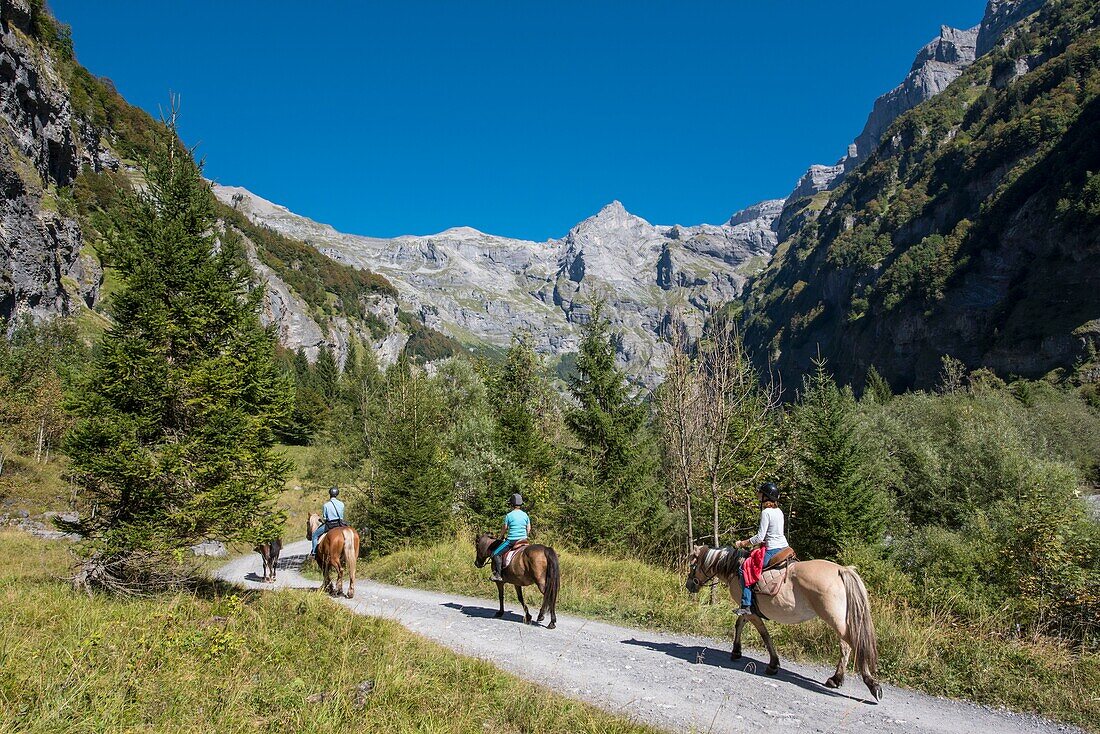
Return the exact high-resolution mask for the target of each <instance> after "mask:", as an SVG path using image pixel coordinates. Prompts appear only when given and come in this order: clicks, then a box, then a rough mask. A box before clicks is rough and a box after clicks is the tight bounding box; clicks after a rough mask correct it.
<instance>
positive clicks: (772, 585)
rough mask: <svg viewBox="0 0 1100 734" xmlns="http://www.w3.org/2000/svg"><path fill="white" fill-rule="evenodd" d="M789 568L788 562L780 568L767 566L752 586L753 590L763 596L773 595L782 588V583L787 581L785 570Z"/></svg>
mask: <svg viewBox="0 0 1100 734" xmlns="http://www.w3.org/2000/svg"><path fill="white" fill-rule="evenodd" d="M789 570H790V564H787V565H784V566H783V567H782V568H769V569H768V570H767V571H764V573H762V574H760V579H759V580H758V581H757V582H756V585H755V586H754V587H753V592H754V593H757V594H763V595H764V596H775V595H776V594H778V593H779V590H780V589H781V588H783V584H785V583H787V572H788V571H789Z"/></svg>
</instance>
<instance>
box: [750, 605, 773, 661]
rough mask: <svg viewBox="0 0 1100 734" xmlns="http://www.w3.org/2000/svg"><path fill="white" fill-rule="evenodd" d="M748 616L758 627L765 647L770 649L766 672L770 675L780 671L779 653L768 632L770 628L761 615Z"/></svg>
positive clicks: (754, 625) (757, 629)
mask: <svg viewBox="0 0 1100 734" xmlns="http://www.w3.org/2000/svg"><path fill="white" fill-rule="evenodd" d="M747 618H748V619H749V621H751V622H752V626H753V627H755V628H756V631H757V632H759V633H760V639H762V640H763V641H764V647H765V648H766V649H767V651H768V656H769V659H768V667H767V669H766V670H765V671H764V672H765V673H767V674H768V675H775V674H776V673H778V672H779V655H778V654H777V653H776V652H775V645H774V644H772V636H771V635H770V634H768V628H767V627H765V626H764V620H762V619H760V617H758V616H756V615H755V614H751V615H748V617H747Z"/></svg>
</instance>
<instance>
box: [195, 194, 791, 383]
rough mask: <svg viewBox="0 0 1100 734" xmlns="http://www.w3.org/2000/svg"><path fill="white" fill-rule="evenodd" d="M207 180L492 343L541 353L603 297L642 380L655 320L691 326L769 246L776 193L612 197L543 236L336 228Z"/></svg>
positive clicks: (466, 333)
mask: <svg viewBox="0 0 1100 734" xmlns="http://www.w3.org/2000/svg"><path fill="white" fill-rule="evenodd" d="M214 190H215V193H216V194H217V196H218V197H219V198H220V199H221V200H222V201H223V202H225V203H226V204H229V205H230V206H234V207H236V208H237V209H238V210H239V211H241V212H242V213H244V214H246V215H247V216H248V217H249V218H250V219H251V220H252V221H253V222H255V223H257V224H262V225H263V226H266V227H269V228H271V229H273V230H275V231H277V232H279V233H281V234H284V235H286V236H289V237H293V238H295V239H298V240H301V241H303V242H306V243H307V244H309V245H311V246H313V247H314V248H316V249H318V250H319V251H320V252H322V253H324V254H326V255H328V256H329V257H331V258H333V259H334V260H337V261H339V262H343V263H347V264H350V265H354V266H357V267H361V268H368V269H370V270H372V271H374V272H377V273H380V274H382V275H384V276H385V277H386V278H388V279H389V280H390V281H392V282H393V284H394V285H395V286H396V287H397V289H398V291H399V292H400V295H401V301H402V303H403V304H405V306H406V307H407V308H409V309H410V310H412V311H413V312H414V314H415V315H416V316H417V318H419V319H420V320H421V321H423V322H424V323H425V324H426V325H428V326H430V327H432V328H435V329H438V330H440V331H443V332H444V333H448V334H450V335H451V336H454V337H456V338H458V339H459V340H461V341H464V342H467V343H488V344H493V345H496V346H504V345H506V344H507V343H508V341H509V340H510V339H511V337H512V335H513V334H515V333H517V332H525V333H527V334H528V335H529V336H530V338H531V340H532V343H533V345H534V346H535V348H536V349H538V350H539V351H540V352H543V353H545V354H553V355H558V354H561V353H564V352H569V351H573V350H575V349H576V347H577V343H578V334H579V328H578V326H579V325H580V324H581V323H583V322H584V320H585V319H586V318H587V317H588V315H589V313H590V311H591V308H592V306H593V304H595V303H596V302H597V301H603V302H604V303H605V304H606V313H607V314H608V315H609V316H610V317H611V319H612V320H613V322H614V323H615V325H616V327H618V329H619V330H620V331H621V332H622V340H621V343H620V357H621V359H622V361H623V363H624V364H625V365H626V366H627V367H628V368H629V369H630V370H631V371H632V372H633V373H634V374H635V375H636V376H637V377H638V378H640V379H641V380H643V381H645V382H649V383H652V382H653V381H654V380H655V379H656V374H657V370H659V368H660V367H661V366H662V364H663V359H664V348H663V347H662V346H661V343H660V335H661V333H662V330H663V329H664V328H666V326H667V324H668V323H669V322H670V321H682V322H683V323H684V325H685V327H686V328H688V329H689V330H693V331H694V332H695V333H698V330H699V329H700V328H701V324H702V321H703V319H704V315H705V313H706V312H707V311H708V310H709V309H710V308H712V307H716V306H720V305H722V304H724V303H726V302H728V301H730V300H732V299H734V298H736V297H737V296H738V295H739V294H740V292H741V289H742V288H743V286H744V284H745V281H746V279H747V277H748V275H750V274H751V273H752V272H753V270H754V269H758V268H760V267H762V266H763V265H764V264H765V263H766V262H767V260H768V259H769V258H770V257H771V253H772V251H773V250H774V248H775V243H776V236H775V232H774V230H773V229H772V226H771V225H772V222H773V220H774V219H775V217H776V216H778V214H779V212H780V210H781V209H782V203H783V202H782V201H769V202H763V203H761V204H758V205H756V206H754V207H750V208H749V209H746V210H745V211H743V212H738V213H737V214H735V215H733V217H731V218H730V220H729V221H728V222H726V223H725V224H721V225H697V226H692V227H684V226H679V225H675V226H659V225H653V224H650V223H649V222H647V221H645V220H644V219H642V218H640V217H637V216H634V215H633V214H630V213H629V212H628V211H626V209H625V208H624V207H623V205H622V204H621V203H619V202H617V201H616V202H612V203H611V204H608V205H607V206H606V207H604V208H603V209H601V210H600V211H599V212H598V213H597V214H596V215H594V216H592V217H590V218H588V219H586V220H584V221H583V222H581V223H579V224H577V225H576V226H575V227H573V228H572V229H570V230H569V232H568V233H567V234H566V235H565V236H564V237H563V238H561V239H559V240H549V241H547V242H530V241H526V240H516V239H511V238H507V237H497V236H493V235H489V234H485V233H483V232H479V231H477V230H475V229H471V228H469V227H457V228H454V229H449V230H446V231H444V232H440V233H439V234H435V235H428V236H403V237H396V238H393V239H381V238H373V237H362V236H358V235H349V234H343V233H340V232H337V231H336V230H335V229H333V228H332V227H330V226H328V225H324V224H319V223H317V222H314V221H311V220H309V219H306V218H305V217H301V216H298V215H296V214H293V213H292V212H290V211H289V210H287V209H286V208H285V207H282V206H279V205H277V204H273V203H272V202H270V201H267V200H265V199H263V198H261V197H258V196H256V195H254V194H252V193H251V192H249V191H247V190H245V189H242V188H238V187H231V186H215V188H214ZM376 346H377V347H378V348H381V345H376Z"/></svg>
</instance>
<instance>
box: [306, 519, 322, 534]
mask: <svg viewBox="0 0 1100 734" xmlns="http://www.w3.org/2000/svg"><path fill="white" fill-rule="evenodd" d="M320 525H321V516H320V515H318V514H317V513H316V512H314V513H313V514H312V515H310V516H309V519H308V520H306V540H313V534H314V533H315V532H317V528H318V527H320Z"/></svg>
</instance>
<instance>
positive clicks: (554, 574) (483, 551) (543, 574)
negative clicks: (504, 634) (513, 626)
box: [474, 533, 561, 630]
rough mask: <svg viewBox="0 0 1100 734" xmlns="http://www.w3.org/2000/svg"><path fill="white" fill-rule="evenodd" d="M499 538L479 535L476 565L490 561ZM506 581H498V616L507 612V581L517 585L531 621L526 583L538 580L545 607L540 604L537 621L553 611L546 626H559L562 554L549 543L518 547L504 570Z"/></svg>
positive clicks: (525, 618)
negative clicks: (524, 589)
mask: <svg viewBox="0 0 1100 734" xmlns="http://www.w3.org/2000/svg"><path fill="white" fill-rule="evenodd" d="M496 540H497V539H496V538H495V537H493V536H492V535H490V534H488V533H483V534H482V535H480V536H478V539H477V560H476V561H474V565H475V566H477V567H478V568H482V567H483V566H484V565H485V563H486V561H488V560H489V558H490V557H492V552H493V548H495V547H496ZM501 578H503V579H504V580H503V581H497V582H496V584H497V596H498V597H499V598H500V611H498V612H497V613H496V615H494V616H496V617H503V616H504V585H505V584H512V585H513V586H515V587H516V596H518V597H519V603H520V604H521V605H522V606H523V621H524V623H526V624H531V612H530V611H529V610H528V609H527V602H525V601H524V600H523V587H524V586H530V585H531V584H535V585H537V586H538V587H539V591H540V592H542V607H540V608H539V616H538V619H537V620H535V621H536V622H541V621H542V620H543V618H544V617H545V616H546V612H547V611H549V612H550V624H548V625H546V629H551V630H552V629H554V628H555V627H557V626H558V612H557V606H558V588H559V587H560V586H561V569H560V568H559V567H558V554H557V553H555V552H554V549H553V548H551V547H550V546H547V545H528V546H524V547H523V548H521V549H520V550H518V551H516V554H515V555H514V556H512V561H511V563H509V564H508V565H507V566H505V567H504V570H503V571H502V572H501Z"/></svg>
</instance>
